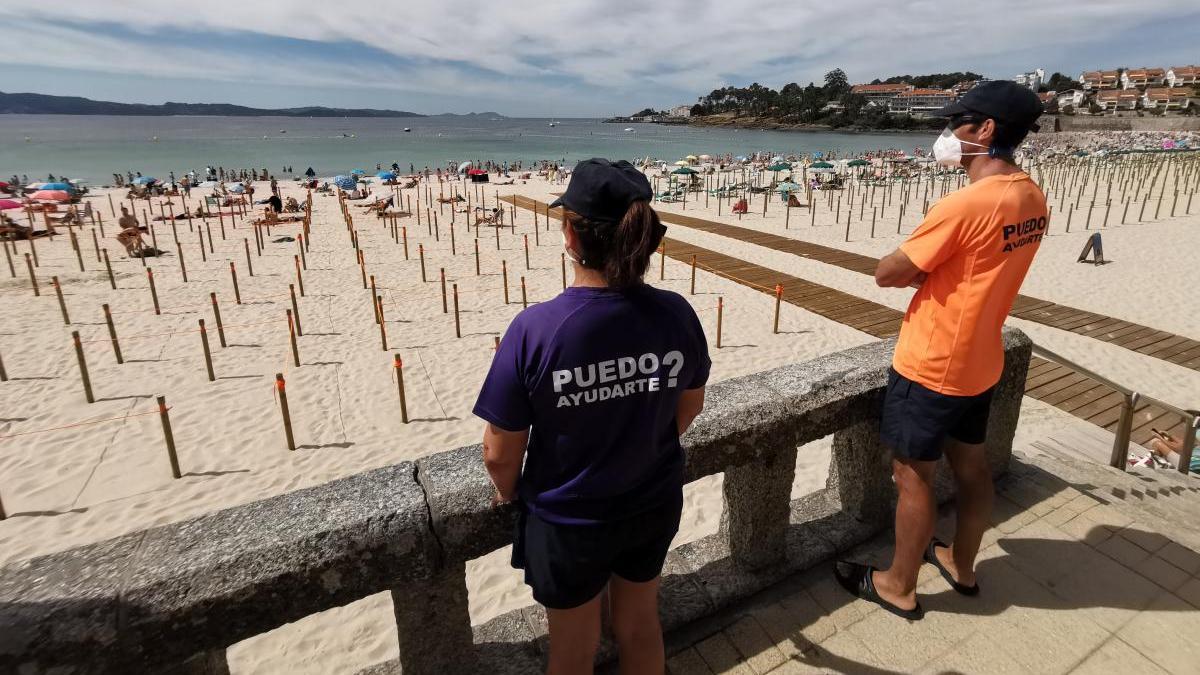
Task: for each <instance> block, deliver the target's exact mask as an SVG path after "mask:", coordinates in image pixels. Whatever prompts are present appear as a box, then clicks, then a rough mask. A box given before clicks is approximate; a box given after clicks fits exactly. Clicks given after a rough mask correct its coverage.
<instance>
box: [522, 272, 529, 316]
mask: <svg viewBox="0 0 1200 675" xmlns="http://www.w3.org/2000/svg"><path fill="white" fill-rule="evenodd" d="M521 309H529V298H528V296H527V295H526V293H525V277H524V276H522V277H521Z"/></svg>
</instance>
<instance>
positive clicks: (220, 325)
mask: <svg viewBox="0 0 1200 675" xmlns="http://www.w3.org/2000/svg"><path fill="white" fill-rule="evenodd" d="M208 297H209V299H210V300H212V309H213V320H215V321H216V322H217V339H218V340H219V341H220V343H221V348H222V349H224V348H225V347H227V346H228V345H227V344H226V343H225V324H224V322H222V321H221V306H220V305H218V304H217V294H216V293H209V294H208ZM105 306H106V307H107V305H105Z"/></svg>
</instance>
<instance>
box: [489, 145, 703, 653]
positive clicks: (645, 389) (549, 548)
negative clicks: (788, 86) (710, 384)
mask: <svg viewBox="0 0 1200 675" xmlns="http://www.w3.org/2000/svg"><path fill="white" fill-rule="evenodd" d="M652 195H653V192H652V190H651V188H650V183H649V182H648V181H647V180H646V177H645V176H644V175H642V173H641V172H639V171H638V170H637V169H636V168H634V167H633V166H632V165H631V164H629V163H628V162H625V161H619V162H609V161H607V160H603V159H590V160H587V161H584V162H580V164H579V165H578V166H577V167H576V168H575V171H574V172H573V174H572V177H571V182H570V185H568V187H567V191H566V193H565V194H564V195H563V196H562V198H561V199H559V200H558V201H556V202H554V204H552V205H551V206H561V207H563V223H562V235H563V246H564V248H565V249H566V253H567V256H568V257H570V258H571V260H572V263H573V266H574V270H575V281H574V283H573V284H572V285H571V287H569V288H567V289H566V290H564V291H563V292H562V294H560V295H559V296H558V297H556V298H554V299H553V300H549V301H547V302H543V303H540V304H537V305H534V306H532V307H530V308H529V309H527V310H525V311H523V312H521V313H520V314H518V315H517V317H516V318H515V319H513V322H512V324H511V325H510V326H509V328H508V331H507V332H506V333H505V335H504V338H503V340H501V342H500V348H499V349H498V350H497V352H496V356H495V360H494V361H493V362H492V368H491V371H490V372H489V373H488V376H487V379H486V380H485V381H484V383H483V388H482V390H481V391H480V393H479V400H478V402H477V403H476V404H475V414H476V415H478V416H479V417H480V418H482V419H484V420H485V421H486V422H487V426H486V428H485V430H484V436H483V452H484V462H485V463H486V465H487V469H488V473H489V474H490V475H491V477H492V481H493V483H495V486H496V496H495V501H496V503H497V504H500V503H505V502H510V501H515V502H517V503H518V504H519V506H520V508H521V518H520V522H519V523H518V526H517V532H516V536H515V541H514V544H513V556H512V563H513V566H514V567H516V568H518V569H523V570H524V571H525V582H526V583H527V584H529V585H530V586H531V587H532V589H533V597H534V598H535V599H536V600H537V601H538V602H540V603H542V604H543V605H545V606H546V609H547V616H548V618H549V624H550V662H549V666H548V669H547V672H549V673H551V674H560V673H562V674H566V673H571V674H574V673H590V672H592V664H593V661H594V659H595V653H596V647H597V645H598V644H599V640H600V603H601V597H602V595H603V591H604V590H605V588H607V589H608V591H609V596H610V599H611V606H612V624H613V632H614V634H615V637H616V640H617V645H618V649H619V652H620V658H621V666H622V669H621V671H622V672H624V673H656V674H658V673H662V672H663V670H664V659H663V642H662V629H661V627H660V625H659V622H658V583H659V575H660V574H661V573H662V566H663V560H664V559H665V558H666V554H667V550H668V549H669V547H670V544H671V540H672V539H673V538H674V536H675V533H676V532H677V531H678V529H679V515H680V511H681V509H682V505H683V464H684V460H683V451H682V449H681V448H680V445H679V436H680V435H681V434H682V433H683V432H684V431H685V430H686V429H687V427H688V425H690V424H691V422H692V420H693V419H695V417H696V415H697V414H699V412H700V410H701V408H702V407H703V405H704V384H705V382H706V381H707V379H708V371H709V366H710V361H709V358H708V347H707V344H706V342H705V339H704V330H703V328H701V326H700V322H699V320H698V319H697V318H696V313H695V311H694V310H693V309H692V308H691V306H690V305H689V304H688V303H687V301H686V300H684V299H683V298H682V297H680V296H679V295H677V294H675V293H671V292H669V291H664V290H660V289H656V288H652V287H650V286H648V285H646V284H644V283H643V282H642V276H643V275H644V274H645V272H646V268H647V266H648V265H649V263H650V256H651V255H652V254H653V253H654V251H655V249H657V248H658V245H659V243H660V242H661V241H662V237H663V234H664V233H665V232H666V228H665V227H663V225H662V224H661V223H660V222H659V219H658V215H657V214H656V213H655V212H654V210H653V209H651V208H650V204H649V200H650V198H651V196H652Z"/></svg>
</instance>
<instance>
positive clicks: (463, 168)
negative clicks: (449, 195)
mask: <svg viewBox="0 0 1200 675" xmlns="http://www.w3.org/2000/svg"><path fill="white" fill-rule="evenodd" d="M469 166H471V163H470V162H463V163H462V164H459V165H458V172H459V173H463V172H464V171H466V170H467V167H469Z"/></svg>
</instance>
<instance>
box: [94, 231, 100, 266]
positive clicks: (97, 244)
mask: <svg viewBox="0 0 1200 675" xmlns="http://www.w3.org/2000/svg"><path fill="white" fill-rule="evenodd" d="M92 250H93V251H95V252H96V262H100V240H99V239H98V238H97V237H96V228H94V227H93V228H92Z"/></svg>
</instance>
